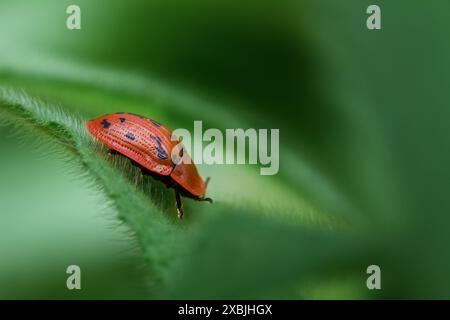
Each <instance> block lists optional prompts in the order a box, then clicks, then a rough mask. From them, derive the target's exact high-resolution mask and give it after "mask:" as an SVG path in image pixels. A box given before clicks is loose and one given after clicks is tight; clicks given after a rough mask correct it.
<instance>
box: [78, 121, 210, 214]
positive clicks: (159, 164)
mask: <svg viewBox="0 0 450 320" xmlns="http://www.w3.org/2000/svg"><path fill="white" fill-rule="evenodd" d="M86 126H87V129H88V131H89V133H90V134H91V135H93V136H94V138H96V139H97V140H99V141H100V142H102V143H104V144H105V145H106V146H108V147H109V148H110V149H111V151H110V152H115V153H119V154H122V155H124V156H125V157H127V158H129V159H131V160H132V161H133V162H134V163H135V164H137V165H139V166H140V167H141V169H142V172H143V173H144V174H148V175H151V176H153V177H154V178H156V179H157V180H161V181H162V182H164V183H165V184H166V185H167V186H168V187H170V188H173V189H174V190H175V203H176V208H177V212H178V218H180V219H182V218H183V216H184V210H183V204H182V202H181V196H184V197H188V198H192V199H195V200H197V201H208V202H212V199H210V198H206V197H205V195H206V187H207V185H208V182H209V178H207V179H206V181H203V179H202V178H201V177H200V175H199V173H198V171H197V168H196V166H195V164H193V163H192V161H189V162H187V161H182V162H179V163H177V164H175V163H174V162H173V160H172V158H171V152H172V150H173V148H175V147H176V146H177V145H178V141H172V140H171V136H172V132H171V131H170V130H169V129H167V128H166V127H165V126H163V125H162V124H160V123H159V122H156V121H154V120H152V119H150V118H147V117H144V116H140V115H137V114H133V113H123V112H118V113H113V114H107V115H104V116H101V117H99V118H96V119H93V120H89V121H88V122H87V124H86ZM182 152H183V149H181V150H180V156H181V157H183V158H184V159H186V157H189V155H187V154H184V155H183V154H182ZM189 160H190V158H189Z"/></svg>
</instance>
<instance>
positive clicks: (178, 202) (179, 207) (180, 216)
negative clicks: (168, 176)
mask: <svg viewBox="0 0 450 320" xmlns="http://www.w3.org/2000/svg"><path fill="white" fill-rule="evenodd" d="M175 200H176V205H177V212H178V219H183V217H184V210H183V203H182V202H181V196H180V193H179V192H178V190H175Z"/></svg>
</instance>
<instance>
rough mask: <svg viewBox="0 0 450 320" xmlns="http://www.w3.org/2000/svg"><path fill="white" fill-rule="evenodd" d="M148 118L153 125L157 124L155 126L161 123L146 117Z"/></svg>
mask: <svg viewBox="0 0 450 320" xmlns="http://www.w3.org/2000/svg"><path fill="white" fill-rule="evenodd" d="M148 120H150V121H151V123H153V124H154V125H155V126H157V127H161V123H159V122H156V121H155V120H152V119H148Z"/></svg>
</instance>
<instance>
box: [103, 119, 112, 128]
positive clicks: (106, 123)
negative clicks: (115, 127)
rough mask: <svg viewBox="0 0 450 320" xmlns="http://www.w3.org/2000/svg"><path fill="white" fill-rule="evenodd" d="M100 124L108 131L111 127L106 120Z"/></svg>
mask: <svg viewBox="0 0 450 320" xmlns="http://www.w3.org/2000/svg"><path fill="white" fill-rule="evenodd" d="M101 124H102V126H103V128H104V129H108V128H109V127H110V126H111V123H110V122H109V121H108V120H106V119H103V120H102V122H101Z"/></svg>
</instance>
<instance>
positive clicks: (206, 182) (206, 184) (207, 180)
mask: <svg viewBox="0 0 450 320" xmlns="http://www.w3.org/2000/svg"><path fill="white" fill-rule="evenodd" d="M210 180H211V177H207V178H206V180H205V188H206V187H208V183H209V181H210Z"/></svg>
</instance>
